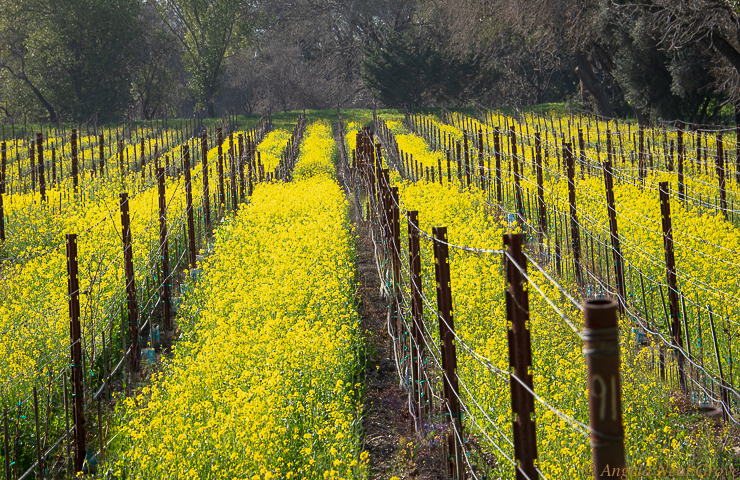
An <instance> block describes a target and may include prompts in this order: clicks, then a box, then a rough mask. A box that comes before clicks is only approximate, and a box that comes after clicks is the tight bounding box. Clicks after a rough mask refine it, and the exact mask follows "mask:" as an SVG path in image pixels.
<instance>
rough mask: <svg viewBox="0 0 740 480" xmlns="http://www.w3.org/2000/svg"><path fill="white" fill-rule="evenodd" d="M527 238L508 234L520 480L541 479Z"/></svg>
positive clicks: (513, 396)
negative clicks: (537, 462)
mask: <svg viewBox="0 0 740 480" xmlns="http://www.w3.org/2000/svg"><path fill="white" fill-rule="evenodd" d="M524 240H525V235H524V234H521V233H518V234H507V235H504V245H506V246H507V249H506V281H507V283H508V284H509V288H507V289H506V319H507V321H508V322H509V328H508V332H509V333H508V336H509V338H508V343H509V367H510V368H512V369H513V373H512V378H511V379H510V381H509V384H510V386H511V410H512V412H514V414H515V418H514V419H513V421H512V427H513V429H514V457H515V458H516V460H517V462H518V464H517V469H516V478H517V480H524V479H525V478H529V479H530V480H532V479H535V478H538V474H537V470H535V466H534V462H535V460H536V459H537V432H536V428H535V422H534V420H533V419H532V415H533V414H534V397H533V396H532V394H531V393H530V391H534V386H533V383H532V375H531V373H530V369H531V367H532V342H531V333H530V331H529V328H528V323H529V293H528V291H527V290H526V289H525V288H524V284H525V280H524V276H523V275H522V274H523V273H524V274H526V272H527V259H526V257H525V256H524V254H523V253H522V244H523V243H524Z"/></svg>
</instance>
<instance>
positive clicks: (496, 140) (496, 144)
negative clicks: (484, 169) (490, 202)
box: [493, 127, 504, 205]
mask: <svg viewBox="0 0 740 480" xmlns="http://www.w3.org/2000/svg"><path fill="white" fill-rule="evenodd" d="M493 155H494V157H495V158H496V201H497V202H498V203H499V205H500V204H501V203H503V201H504V194H503V181H502V179H501V132H500V131H499V129H498V127H496V128H494V129H493Z"/></svg>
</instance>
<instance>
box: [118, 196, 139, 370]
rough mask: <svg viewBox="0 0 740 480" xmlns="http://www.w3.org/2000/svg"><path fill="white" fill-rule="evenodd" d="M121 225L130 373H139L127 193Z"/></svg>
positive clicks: (137, 309) (137, 319)
mask: <svg viewBox="0 0 740 480" xmlns="http://www.w3.org/2000/svg"><path fill="white" fill-rule="evenodd" d="M120 199H121V225H122V227H123V261H124V271H125V274H126V307H127V312H128V328H129V338H130V339H131V358H130V365H131V372H138V371H139V364H140V360H141V358H140V355H141V352H140V351H139V306H138V304H137V300H136V282H135V279H134V254H133V249H132V245H131V243H132V242H131V219H130V217H129V211H128V193H126V192H122V193H121V195H120Z"/></svg>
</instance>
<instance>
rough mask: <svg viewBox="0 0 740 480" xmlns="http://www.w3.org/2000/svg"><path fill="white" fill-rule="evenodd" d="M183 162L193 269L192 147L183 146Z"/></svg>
mask: <svg viewBox="0 0 740 480" xmlns="http://www.w3.org/2000/svg"><path fill="white" fill-rule="evenodd" d="M182 156H183V162H184V163H185V166H184V169H185V202H186V203H185V205H186V207H185V208H186V210H187V212H186V213H187V218H188V263H189V264H190V268H191V269H195V268H196V266H197V263H196V257H195V220H194V219H193V190H192V182H191V181H190V147H189V146H188V145H187V144H185V145H183V146H182Z"/></svg>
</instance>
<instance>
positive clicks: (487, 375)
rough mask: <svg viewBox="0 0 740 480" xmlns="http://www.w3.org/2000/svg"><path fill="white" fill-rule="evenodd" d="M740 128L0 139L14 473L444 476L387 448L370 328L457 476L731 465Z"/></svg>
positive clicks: (565, 124)
mask: <svg viewBox="0 0 740 480" xmlns="http://www.w3.org/2000/svg"><path fill="white" fill-rule="evenodd" d="M463 112H464V113H463ZM170 123H171V124H170ZM739 133H740V129H726V128H721V127H707V126H698V125H689V124H665V125H657V126H646V125H638V124H635V123H630V122H627V121H621V120H620V121H617V120H613V119H604V118H599V117H594V116H585V115H575V114H569V115H558V114H555V113H551V114H534V113H526V112H515V113H513V114H504V113H501V112H499V111H490V110H481V109H476V110H475V111H472V110H464V111H463V110H461V111H449V110H446V109H444V108H443V109H435V110H433V111H431V112H427V113H412V112H409V111H396V110H378V111H368V110H341V111H340V110H337V111H309V112H305V111H304V112H302V113H299V112H288V113H285V114H279V115H269V116H265V117H259V118H258V117H256V116H255V117H231V116H229V117H227V118H223V119H220V120H218V121H217V122H215V123H213V122H210V123H208V124H204V123H203V122H202V121H200V120H197V119H193V120H176V121H169V122H165V121H153V122H148V123H146V124H142V125H133V124H124V125H118V126H111V127H105V128H102V129H100V128H97V127H96V131H94V132H90V131H87V132H83V131H82V128H79V127H78V128H77V129H65V128H60V129H51V130H47V131H42V132H39V133H34V134H33V135H25V137H24V138H13V139H11V140H5V141H4V142H2V143H1V144H0V154H1V155H2V157H1V158H2V170H1V171H0V261H2V265H0V269H2V270H1V276H0V285H1V287H0V288H1V289H2V292H3V295H2V297H1V298H0V331H2V337H0V358H3V359H5V361H4V362H3V363H2V364H1V365H0V383H1V384H2V397H1V400H2V409H3V419H2V426H1V427H0V428H1V430H0V436H2V438H3V442H2V444H0V459H1V462H0V464H1V465H2V466H1V467H0V470H2V471H3V473H4V477H3V478H5V479H7V480H22V479H27V478H71V477H73V476H74V475H75V474H77V473H78V472H82V473H80V475H86V476H87V477H88V478H116V479H124V478H126V479H131V478H135V479H149V478H200V479H210V478H248V479H283V478H286V479H289V478H306V479H365V478H396V479H400V478H413V477H415V476H418V475H421V478H437V477H433V476H424V475H426V473H425V472H426V471H425V470H424V469H423V468H422V469H421V473H419V472H420V470H419V468H420V467H421V465H419V466H418V467H414V466H413V464H414V460H413V459H411V460H409V461H408V462H406V463H408V464H409V465H411V466H409V465H405V466H401V465H400V463H401V462H400V460H399V461H398V462H396V463H395V464H394V465H396V466H395V467H394V468H395V470H394V471H389V470H384V471H382V472H381V471H380V470H378V466H377V465H378V463H379V462H380V461H381V460H382V459H383V457H384V456H388V455H392V454H393V452H390V453H389V452H380V451H377V450H374V449H372V448H369V447H368V445H369V439H368V438H367V437H368V436H367V435H366V432H367V431H368V426H367V424H366V422H367V412H368V410H369V409H370V408H378V407H377V406H376V407H372V405H370V404H369V399H371V398H374V397H372V395H373V393H372V391H371V390H372V389H371V388H369V385H368V380H367V379H368V378H369V372H368V371H369V370H372V369H376V368H378V369H379V366H376V365H374V360H373V359H372V352H371V349H370V347H369V343H370V339H371V338H381V339H383V341H385V342H387V345H388V346H389V351H390V352H391V353H390V355H391V357H392V358H390V362H391V364H392V365H393V376H394V379H395V384H396V387H397V388H398V385H399V383H400V388H401V390H402V392H403V394H402V395H403V397H404V399H405V400H404V405H403V406H402V407H401V408H400V410H401V412H402V413H403V414H402V415H400V414H396V413H394V415H397V416H398V417H399V418H401V417H402V418H407V419H409V421H410V422H411V424H412V427H411V428H412V430H413V431H414V432H415V437H414V439H413V443H416V444H418V445H419V446H420V447H419V448H422V447H423V448H424V449H426V451H429V452H432V456H433V457H434V462H436V463H435V464H436V467H435V468H438V469H439V471H441V472H446V476H445V477H444V478H453V479H456V480H461V479H470V478H474V479H484V478H486V479H493V478H517V479H534V478H553V479H561V478H589V477H592V478H600V477H604V476H606V477H613V478H627V476H629V477H634V478H638V477H645V478H663V477H666V476H680V475H683V476H687V477H690V478H734V477H735V476H736V474H735V473H736V472H737V469H738V468H740V441H738V435H737V432H738V429H737V427H738V423H740V414H738V409H739V408H740V391H739V390H738V388H737V385H738V383H740V371H738V370H740V369H739V368H738V367H737V365H736V357H737V355H738V346H737V338H736V337H737V334H738V328H737V327H738V321H737V319H738V318H740V301H739V300H740V283H738V276H739V274H740V264H738V263H737V260H736V259H738V258H740V257H739V256H738V245H739V244H740V143H739V142H738V138H739V135H738V134H739ZM363 242H365V244H367V245H369V249H370V250H369V251H370V252H371V257H372V264H373V265H374V275H377V277H378V278H379V280H380V291H381V295H382V299H383V301H382V302H383V305H382V308H380V309H379V311H378V312H376V313H377V315H378V316H379V317H380V318H382V321H383V325H384V326H383V329H382V330H381V331H374V332H371V331H369V330H368V327H367V325H369V324H368V323H367V319H366V318H364V316H363V314H362V313H361V311H362V310H361V307H362V306H363V305H364V304H367V299H366V298H365V295H366V294H365V292H364V291H363V288H361V287H360V281H359V278H358V273H357V264H358V257H359V256H360V255H361V252H360V248H361V245H362V244H363ZM735 302H738V303H735ZM383 427H384V428H385V427H388V430H393V427H394V426H393V425H385V426H383ZM408 445H411V442H410V443H403V444H402V445H400V446H399V450H400V449H401V448H404V450H403V451H404V452H406V451H407V450H406V449H410V448H411V447H409V446H408ZM399 455H400V454H399ZM399 458H400V457H399ZM427 467H428V466H427ZM425 468H426V467H425ZM625 468H626V470H625ZM605 470H606V472H607V473H606V474H604V473H603V472H604V471H605ZM414 471H415V472H416V473H415V474H412V473H409V472H414ZM628 472H629V473H628ZM384 475H385V476H384Z"/></svg>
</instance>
